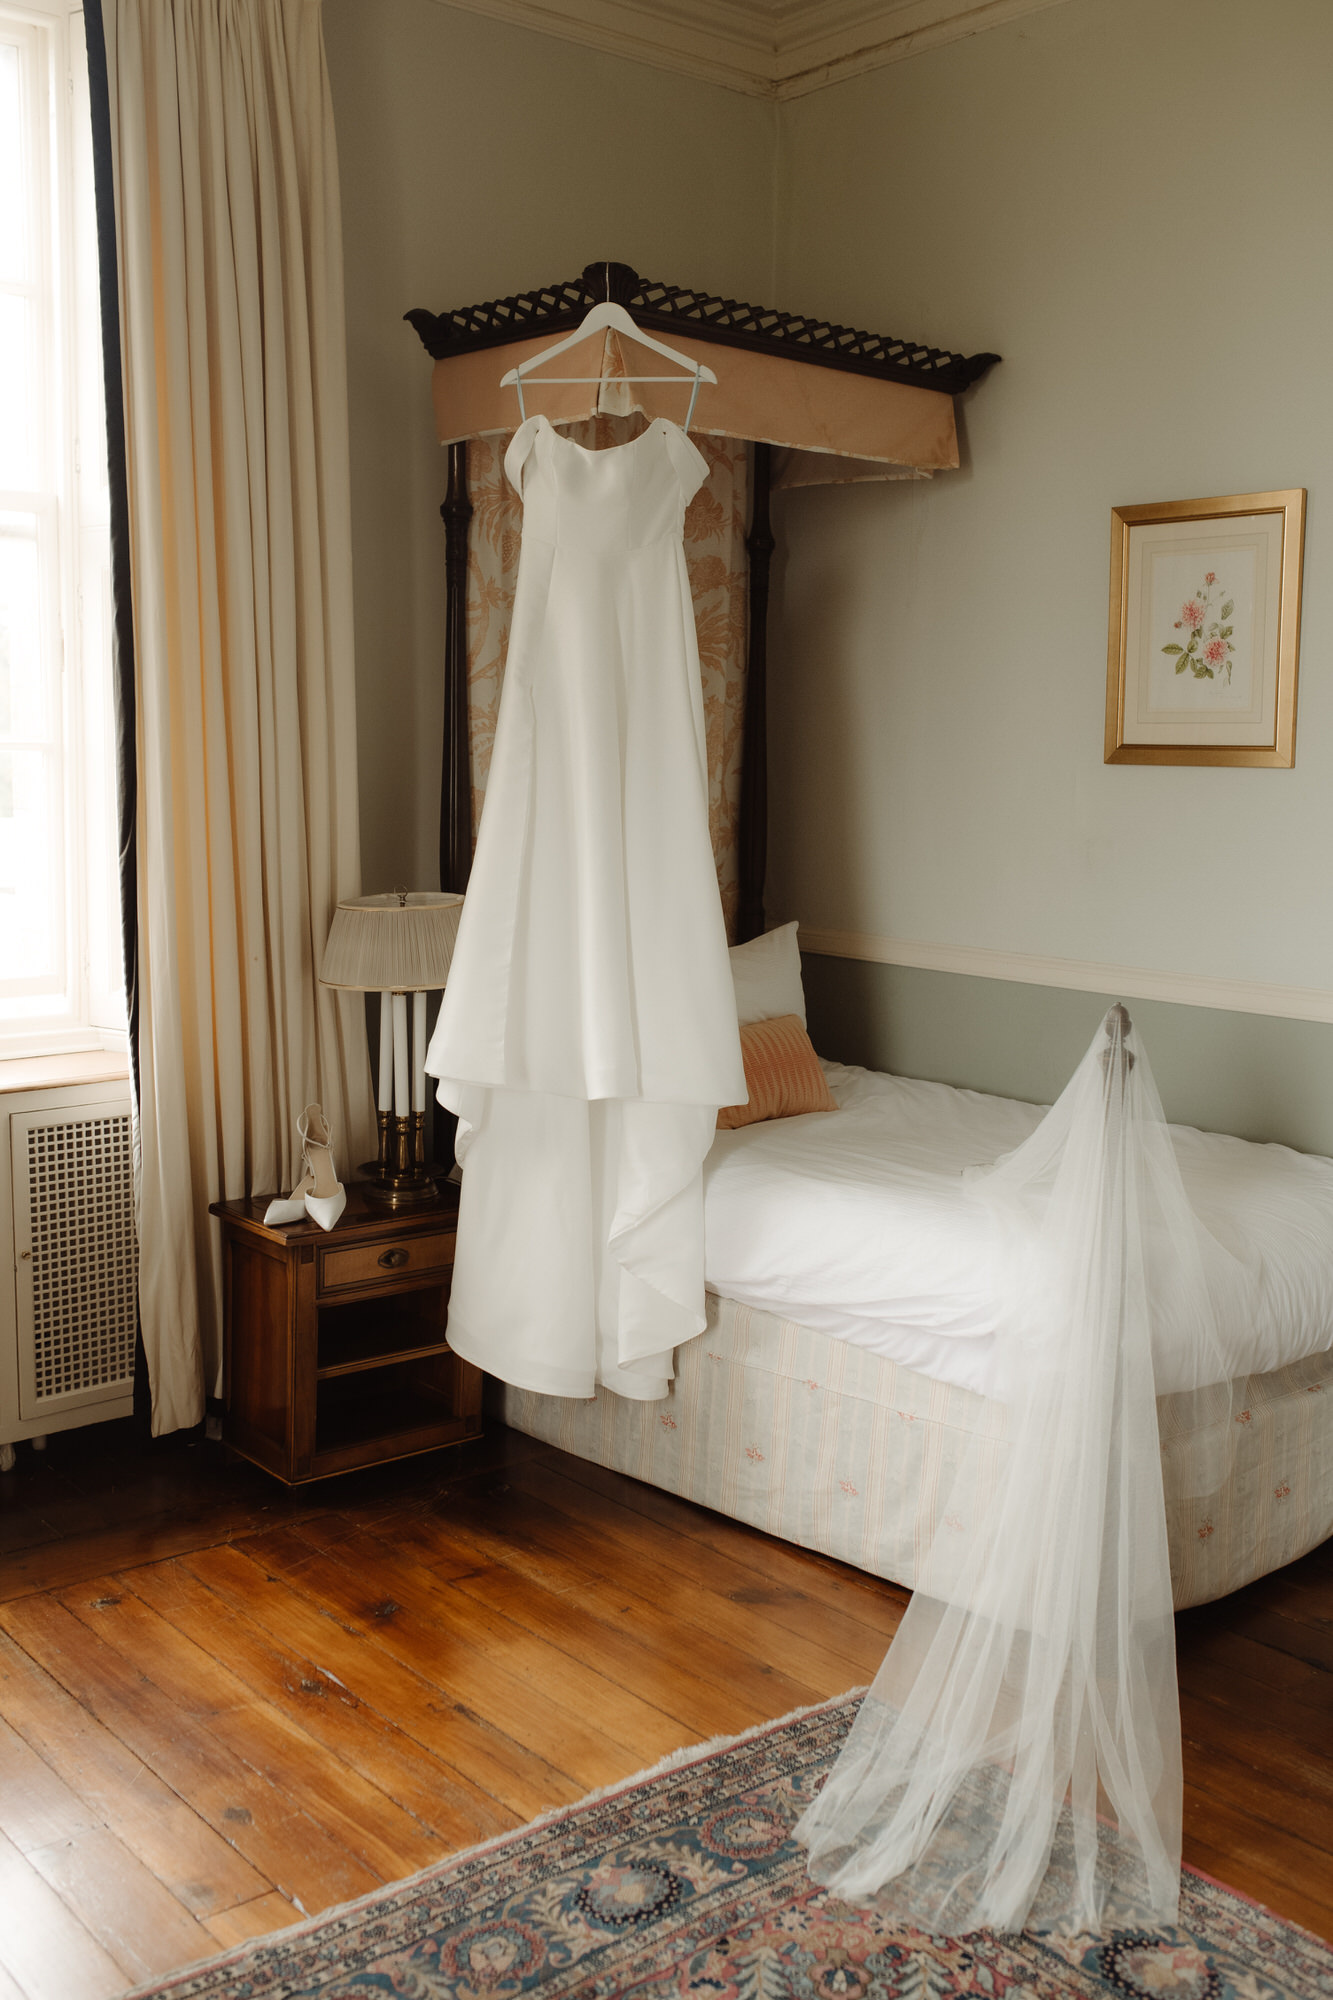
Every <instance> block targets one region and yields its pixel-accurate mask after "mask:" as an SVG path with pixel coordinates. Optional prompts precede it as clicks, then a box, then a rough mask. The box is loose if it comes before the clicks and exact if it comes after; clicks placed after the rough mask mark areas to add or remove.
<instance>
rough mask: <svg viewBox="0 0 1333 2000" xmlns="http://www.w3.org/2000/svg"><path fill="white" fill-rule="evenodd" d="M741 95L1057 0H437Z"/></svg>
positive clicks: (893, 54) (919, 45) (806, 79)
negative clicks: (677, 72) (701, 80)
mask: <svg viewBox="0 0 1333 2000" xmlns="http://www.w3.org/2000/svg"><path fill="white" fill-rule="evenodd" d="M446 4H447V5H450V6H456V7H466V8H467V9H468V10H469V11H470V12H472V13H474V14H489V15H490V16H491V18H492V19H493V20H497V21H509V22H512V23H514V24H515V25H517V26H519V27H523V28H535V29H537V30H538V31H539V32H540V33H542V34H546V35H559V36H560V37H561V38H562V39H563V40H565V41H570V42H582V43H584V44H585V45H586V46H587V47H589V48H594V49H604V50H606V51H608V52H609V53H610V54H612V55H620V56H629V57H632V58H633V59H634V60H635V61H637V62H644V63H650V64H652V65H654V66H655V67H656V68H658V69H671V70H678V71H680V72H682V73H683V74H684V75H686V76H697V77H701V78H703V79H705V80H706V81H707V82H709V83H720V84H723V85H725V86H726V88H727V89H729V90H740V91H744V92H745V93H746V94H747V95H748V96H751V97H803V96H804V95H805V94H806V93H807V92H808V91H811V90H820V89H822V88H823V86H824V85H825V84H828V83H836V82H837V81H838V80H839V79H840V78H841V77H845V76H856V75H858V74H859V73H860V72H861V71H862V70H868V69H879V68H880V67H881V66H882V65H883V64H884V63H891V62H900V61H902V59H903V58H904V57H905V56H912V55H916V54H917V53H918V52H919V51H920V50H922V49H928V48H935V47H937V46H938V45H939V44H940V43H941V42H953V41H959V40H961V39H962V37H963V36H965V35H976V34H980V33H981V32H982V30H983V29H985V28H995V27H999V26H1000V24H1001V23H1002V22H1004V21H1013V20H1016V19H1017V18H1018V16H1019V15H1021V14H1035V13H1036V12H1038V10H1039V9H1041V8H1044V7H1053V6H1057V5H1059V4H1060V0H446Z"/></svg>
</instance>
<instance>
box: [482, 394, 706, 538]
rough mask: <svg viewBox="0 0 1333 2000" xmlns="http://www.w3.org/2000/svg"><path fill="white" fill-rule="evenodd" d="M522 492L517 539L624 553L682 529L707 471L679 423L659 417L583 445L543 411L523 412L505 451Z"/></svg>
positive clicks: (514, 482) (676, 534)
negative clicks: (628, 432) (632, 432)
mask: <svg viewBox="0 0 1333 2000" xmlns="http://www.w3.org/2000/svg"><path fill="white" fill-rule="evenodd" d="M505 472H506V474H507V475H508V478H509V482H510V484H511V485H512V486H514V487H516V488H517V490H518V492H519V493H520V494H521V495H522V498H523V540H524V544H525V546H526V545H527V544H528V543H530V542H534V541H538V542H546V543H549V544H551V545H553V546H555V547H559V548H577V549H581V550H585V551H587V552H588V553H590V554H591V553H595V552H598V551H605V552H606V553H608V554H617V555H619V554H623V552H624V551H625V550H627V549H638V548H646V547H647V546H648V545H649V544H650V543H652V542H658V541H662V540H665V539H667V538H674V539H675V540H677V541H678V540H679V539H680V538H681V536H682V534H683V533H684V527H685V509H686V507H687V505H688V504H689V502H690V500H691V499H692V498H693V496H694V494H695V493H696V492H697V491H698V489H699V487H700V486H701V485H702V484H703V482H704V480H705V478H706V477H707V475H708V464H707V461H706V459H705V458H704V456H703V454H702V452H700V451H699V450H698V449H697V447H696V446H694V445H692V444H691V443H690V440H689V439H688V438H687V437H686V435H685V433H684V431H682V430H681V429H680V427H679V425H677V424H673V423H671V422H670V421H669V420H668V419H667V418H666V417H658V418H657V419H656V421H655V422H653V423H651V424H649V426H648V428H647V430H645V431H641V432H640V433H639V435H638V437H636V438H632V439H631V440H630V442H629V443H628V444H621V445H611V446H608V448H607V449H606V450H605V451H589V450H587V449H586V448H585V447H584V446H583V445H580V444H576V443H575V442H574V440H573V439H572V438H567V437H562V436H561V434H560V433H559V431H557V430H556V429H554V427H553V426H552V425H551V423H550V422H549V421H548V420H547V418H545V417H543V416H535V417H529V418H528V420H527V422H526V423H525V424H523V425H521V426H520V428H519V429H518V430H517V431H515V433H514V437H513V441H512V443H511V444H510V447H509V450H508V451H507V452H506V453H505Z"/></svg>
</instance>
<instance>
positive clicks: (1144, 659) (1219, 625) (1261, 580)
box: [1106, 487, 1305, 769]
mask: <svg viewBox="0 0 1333 2000" xmlns="http://www.w3.org/2000/svg"><path fill="white" fill-rule="evenodd" d="M1304 540H1305V491H1304V488H1302V487H1293V488H1291V489H1289V490H1288V491H1286V492H1282V493H1232V494H1228V495H1227V496H1225V497H1224V498H1221V499H1215V500H1168V501H1163V502H1160V503H1158V504H1157V505H1155V506H1148V507H1115V508H1113V509H1112V512H1111V621H1110V646H1109V650H1108V654H1107V666H1106V762H1107V763H1108V764H1251V765H1256V764H1257V765H1265V764H1266V765H1276V766H1281V767H1284V768H1288V769H1289V768H1290V767H1291V765H1292V764H1293V763H1294V762H1295V761H1296V666H1297V658H1298V653H1299V647H1300V623H1301V556H1302V551H1303V546H1304Z"/></svg>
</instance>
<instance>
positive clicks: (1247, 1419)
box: [1236, 1410, 1254, 1424]
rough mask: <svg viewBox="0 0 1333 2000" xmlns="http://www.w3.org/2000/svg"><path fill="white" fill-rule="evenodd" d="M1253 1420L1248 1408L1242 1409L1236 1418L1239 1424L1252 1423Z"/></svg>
mask: <svg viewBox="0 0 1333 2000" xmlns="http://www.w3.org/2000/svg"><path fill="white" fill-rule="evenodd" d="M1253 1421H1254V1419H1253V1418H1252V1417H1251V1415H1250V1412H1249V1411H1248V1410H1241V1411H1240V1413H1239V1414H1238V1416H1237V1418H1236V1422H1237V1423H1238V1424H1248V1423H1252V1422H1253Z"/></svg>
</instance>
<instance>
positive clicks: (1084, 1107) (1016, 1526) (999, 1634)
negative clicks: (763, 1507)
mask: <svg viewBox="0 0 1333 2000" xmlns="http://www.w3.org/2000/svg"><path fill="white" fill-rule="evenodd" d="M970 1191H971V1193H973V1194H974V1195H975V1197H976V1199H977V1201H978V1203H979V1204H980V1205H981V1207H982V1209H983V1210H985V1211H988V1212H989V1213H990V1214H992V1215H998V1216H999V1218H1000V1219H1001V1221H1002V1223H1003V1229H1002V1231H1000V1232H997V1233H998V1234H999V1235H1000V1236H1001V1237H1002V1240H1003V1242H1004V1244H1005V1246H1006V1249H1005V1253H1004V1254H1005V1258H1006V1268H1005V1270H1004V1272H1003V1275H1002V1295H1003V1298H1004V1312H1003V1317H1002V1323H1001V1325H1000V1327H999V1329H998V1331H997V1336H996V1338H997V1342H998V1343H1000V1345H999V1347H998V1350H997V1351H998V1352H999V1354H1000V1355H1001V1357H1002V1369H1003V1375H1002V1383H1003V1387H1002V1396H1001V1400H1003V1402H1004V1403H1005V1405H1006V1410H1007V1444H1006V1447H1005V1450H1004V1457H1003V1463H1002V1465H1001V1468H1000V1471H999V1477H998V1490H997V1488H996V1485H995V1484H994V1483H993V1482H992V1481H987V1479H986V1478H985V1477H984V1476H983V1475H984V1473H985V1472H986V1470H987V1468H985V1467H984V1466H983V1463H982V1459H981V1449H980V1448H979V1449H978V1451H977V1453H976V1454H974V1456H973V1458H972V1459H970V1460H969V1461H968V1463H966V1464H965V1465H964V1467H963V1468H962V1470H961V1472H960V1474H959V1476H958V1479H957V1482H956V1485H955V1486H954V1488H953V1490H952V1491H951V1492H950V1493H949V1494H948V1496H947V1497H946V1498H944V1499H943V1500H942V1501H941V1504H940V1506H939V1508H938V1511H937V1518H938V1519H939V1520H940V1521H941V1522H944V1521H945V1520H946V1519H947V1521H948V1522H949V1524H950V1530H949V1532H945V1531H944V1529H943V1528H942V1529H941V1531H940V1532H938V1533H937V1534H936V1536H935V1538H934V1541H933V1543H932V1546H931V1548H930V1550H929V1552H928V1554H927V1556H926V1559H925V1562H924V1565H923V1567H922V1569H921V1572H920V1575H919V1577H918V1583H917V1589H916V1591H915V1594H914V1595H913V1598H912V1600H911V1603H910V1605H909V1606H908V1609H907V1611H906V1613H905V1615H904V1618H903V1622H902V1624H901V1626H900V1628H899V1630H898V1632H897V1634H896V1635H895V1637H894V1640H893V1643H892V1645H891V1647H890V1649H889V1652H888V1655H887V1657H886V1659H885V1661H884V1664H883V1666H882V1667H881V1668H880V1671H879V1673H878V1675H877V1676H876V1679H875V1682H874V1684H873V1686H872V1687H871V1688H870V1690H869V1692H868V1694H867V1695H866V1697H865V1699H864V1701H863V1703H862V1705H861V1709H860V1711H859V1713H858V1716H857V1718H856V1721H855V1722H854V1724H853V1726H852V1730H851V1734H850V1735H849V1737H848V1739H847V1742H846V1744H845V1746H844V1748H843V1750H842V1752H841V1754H840V1756H839V1757H838V1759H837V1762H836V1763H835V1765H834V1767H833V1770H832V1772H831V1774H830V1776H829V1778H828V1780H827V1782H826V1784H825V1786H824V1788H823V1790H822V1791H821V1793H820V1794H819V1796H818V1797H817V1798H816V1799H815V1800H814V1802H813V1803H812V1804H811V1805H810V1807H809V1808H808V1809H807V1811H806V1812H805V1814H804V1815H803V1817H802V1819H801V1820H800V1821H799V1823H798V1825H797V1828H796V1833H797V1837H798V1838H799V1839H800V1840H802V1841H803V1842H804V1843H805V1844H806V1845H807V1846H808V1848H809V1851H810V1852H809V1869H810V1873H811V1875H812V1877H813V1878H814V1879H815V1880H816V1881H818V1882H821V1883H825V1884H827V1885H828V1886H829V1887H831V1888H832V1889H833V1890H834V1891H835V1892H836V1893H838V1894H839V1895H841V1896H844V1897H847V1898H852V1899H857V1900H861V1899H866V1898H871V1899H873V1901H874V1903H875V1905H876V1907H877V1908H879V1909H880V1910H882V1911H883V1913H884V1914H885V1915H886V1916H888V1917H891V1918H894V1919H896V1920H900V1921H904V1922H907V1923H910V1924H912V1925H914V1926H915V1927H916V1928H918V1929H921V1930H924V1931H928V1932H931V1933H934V1934H936V1935H959V1934H961V1933H965V1932H967V1931H971V1930H977V1929H983V1928H986V1929H992V1930H998V1931H1017V1930H1022V1929H1025V1928H1026V1929H1034V1930H1055V1931H1061V1932H1087V1931H1092V1932H1095V1931H1099V1930H1102V1929H1105V1928H1109V1927H1112V1926H1115V1927H1123V1926H1126V1925H1129V1926H1136V1927H1140V1928H1149V1927H1151V1928H1160V1927H1166V1926H1169V1925H1171V1924H1172V1923H1173V1922H1174V1921H1175V1918H1176V1915H1177V1906H1178V1899H1179V1889H1180V1841H1181V1812H1182V1782H1181V1756H1180V1716H1179V1705H1178V1697H1177V1690H1176V1672H1175V1633H1174V1626H1173V1621H1172V1604H1171V1572H1170V1564H1169V1560H1168V1552H1167V1538H1166V1520H1165V1510H1164V1503H1163V1494H1162V1470H1161V1458H1160V1451H1159V1444H1158V1429H1157V1412H1156V1402H1155V1396H1154V1386H1153V1353H1152V1337H1153V1326H1154V1322H1155V1320H1156V1319H1157V1318H1158V1317H1159V1316H1164V1315H1165V1314H1166V1312H1167V1310H1168V1308H1169V1316H1170V1318H1171V1320H1172V1321H1173V1323H1174V1325H1175V1328H1176V1333H1175V1335H1174V1336H1173V1338H1179V1337H1181V1329H1182V1328H1183V1329H1184V1337H1185V1338H1186V1339H1187V1340H1188V1342H1189V1346H1190V1353H1191V1364H1190V1386H1188V1387H1187V1389H1186V1390H1185V1392H1184V1393H1183V1394H1182V1395H1181V1396H1179V1397H1176V1398H1173V1408H1174V1409H1175V1411H1176V1412H1177V1413H1178V1414H1179V1415H1180V1416H1181V1417H1182V1418H1183V1422H1184V1427H1185V1429H1186V1430H1189V1431H1192V1432H1193V1434H1194V1444H1195V1446H1196V1449H1195V1451H1194V1452H1193V1453H1192V1455H1191V1456H1192V1460H1193V1463H1194V1464H1195V1465H1196V1466H1197V1468H1198V1471H1197V1474H1196V1484H1195V1494H1194V1495H1193V1496H1192V1497H1203V1496H1205V1495H1206V1494H1208V1493H1212V1492H1214V1491H1217V1490H1218V1489H1220V1487H1221V1486H1222V1484H1223V1483H1224V1482H1225V1480H1226V1478H1227V1476H1228V1472H1229V1467H1230V1455H1231V1440H1232V1436H1233V1423H1232V1417H1233V1409H1232V1388H1231V1385H1230V1384H1229V1383H1228V1382H1227V1381H1226V1379H1225V1366H1224V1363H1223V1361H1222V1359H1221V1350H1220V1347H1219V1344H1218V1339H1217V1330H1216V1320H1215V1316H1214V1310H1213V1304H1212V1301H1213V1299H1214V1298H1215V1297H1218V1296H1221V1293H1220V1292H1219V1290H1218V1288H1219V1287H1222V1286H1228V1285H1232V1286H1234V1285H1244V1284H1246V1283H1247V1282H1249V1280H1250V1276H1251V1274H1249V1273H1248V1272H1247V1271H1246V1269H1245V1267H1244V1266H1243V1265H1242V1264H1241V1263H1240V1262H1239V1260H1237V1259H1236V1258H1235V1257H1233V1256H1231V1255H1230V1253H1229V1252H1228V1251H1227V1250H1226V1249H1225V1248H1224V1247H1223V1246H1222V1245H1221V1244H1219V1243H1218V1242H1217V1241H1216V1240H1215V1239H1214V1238H1213V1237H1211V1236H1210V1235H1209V1234H1208V1232H1207V1231H1206V1230H1205V1229H1204V1227H1203V1225H1202V1224H1201V1223H1200V1221H1199V1220H1198V1218H1197V1216H1196V1215H1195V1213H1194V1211H1193V1209H1192V1208H1191V1206H1190V1203H1189V1200H1188V1197H1187V1196H1186V1193H1185V1190H1184V1187H1183V1185H1182V1182H1181V1177H1180V1171H1179V1167H1178V1165H1177V1162H1176V1156H1175V1151H1174V1148H1173V1146H1172V1142H1171V1134H1170V1130H1169V1128H1168V1126H1167V1124H1166V1121H1165V1118H1164V1116H1163V1113H1162V1106H1161V1102H1160V1099H1159V1098H1158V1095H1157V1091H1156V1088H1155V1086H1154V1084H1153V1080H1152V1076H1151V1072H1150V1070H1149V1066H1148V1062H1147V1059H1146V1057H1145V1055H1144V1052H1143V1049H1142V1047H1141V1046H1140V1044H1139V1041H1138V1038H1137V1036H1136V1034H1135V1032H1134V1029H1133V1027H1132V1024H1131V1022H1130V1019H1129V1016H1128V1014H1127V1013H1126V1011H1125V1009H1124V1008H1123V1007H1114V1008H1112V1009H1111V1011H1110V1012H1109V1013H1108V1014H1107V1016H1106V1018H1105V1020H1104V1022H1103V1024H1102V1027H1101V1029H1100V1031H1099V1032H1098V1034H1097V1036H1096V1038H1095V1039H1094V1041H1093V1044H1092V1046H1091V1048H1090V1049H1089V1050H1088V1053H1087V1055H1086V1056H1085V1057H1084V1059H1083V1061H1082V1062H1081V1063H1080V1065H1079V1067H1078V1069H1077V1070H1076V1071H1075V1073H1074V1075H1073V1077H1072V1078H1071V1080H1070V1082H1069V1085H1068V1087H1067V1088H1066V1089H1065V1091H1064V1092H1063V1094H1062V1095H1061V1097H1060V1098H1059V1100H1058V1101H1057V1103H1056V1104H1055V1105H1054V1106H1053V1107H1052V1108H1051V1110H1050V1111H1049V1112H1048V1113H1047V1115H1046V1117H1045V1119H1044V1120H1043V1122H1042V1123H1041V1125H1039V1126H1038V1128H1037V1130H1036V1131H1035V1132H1034V1133H1033V1134H1032V1136H1031V1138H1030V1139H1028V1140H1027V1141H1026V1142H1025V1143H1024V1144H1023V1145H1022V1146H1020V1147H1019V1148H1018V1149H1017V1151H1015V1152H1013V1153H1011V1154H1009V1155H1007V1156H1006V1157H1005V1158H1004V1159H1002V1160H1000V1161H997V1162H995V1163H994V1164H993V1165H991V1166H988V1167H983V1168H980V1169H974V1170H973V1172H972V1175H971V1177H970ZM983 1495H984V1496H985V1497H984V1498H983ZM960 1529H961V1532H959V1531H960Z"/></svg>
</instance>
